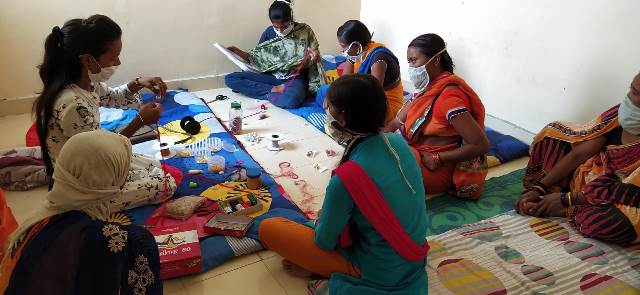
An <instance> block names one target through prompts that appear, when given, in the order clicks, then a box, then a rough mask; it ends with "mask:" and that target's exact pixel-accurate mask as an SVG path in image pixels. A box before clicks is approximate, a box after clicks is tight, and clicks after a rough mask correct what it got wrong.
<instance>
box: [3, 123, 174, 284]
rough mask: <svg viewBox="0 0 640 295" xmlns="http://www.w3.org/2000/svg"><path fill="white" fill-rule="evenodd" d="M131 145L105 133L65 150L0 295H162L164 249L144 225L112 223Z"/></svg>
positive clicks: (86, 135)
mask: <svg viewBox="0 0 640 295" xmlns="http://www.w3.org/2000/svg"><path fill="white" fill-rule="evenodd" d="M130 164H131V142H130V141H129V139H128V138H126V137H124V136H122V135H118V134H115V133H111V132H107V131H101V130H97V131H88V132H83V133H79V134H77V135H74V136H73V137H71V138H70V139H69V140H68V141H67V143H66V144H65V145H64V147H62V150H61V152H60V154H59V157H58V159H57V161H56V167H55V170H54V173H53V178H54V179H55V182H54V184H53V188H52V189H51V191H50V192H49V193H48V194H47V197H46V202H45V203H44V204H43V206H42V208H40V209H38V211H36V212H35V213H34V214H33V215H32V216H31V217H30V218H29V219H27V221H25V222H24V223H23V224H22V226H21V227H20V228H18V230H17V231H16V232H15V233H14V235H13V236H12V237H11V240H10V242H9V244H8V247H7V248H6V249H7V251H6V252H5V257H4V260H3V261H2V264H0V294H23V295H25V294H162V282H161V281H160V277H159V271H160V261H159V256H158V247H157V246H156V243H155V239H154V238H153V236H152V235H151V234H150V233H149V232H148V231H147V230H146V229H144V228H142V227H138V226H133V225H120V224H115V223H111V222H108V221H107V220H108V218H109V215H110V210H109V202H111V201H113V200H115V199H117V198H119V197H121V196H122V192H123V187H124V185H125V182H126V179H127V175H128V172H129V165H130Z"/></svg>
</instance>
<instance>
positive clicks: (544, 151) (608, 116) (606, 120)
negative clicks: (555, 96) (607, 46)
mask: <svg viewBox="0 0 640 295" xmlns="http://www.w3.org/2000/svg"><path fill="white" fill-rule="evenodd" d="M619 126H620V124H619V123H618V106H615V107H613V108H611V109H609V110H608V111H606V112H604V113H603V114H601V115H600V116H598V118H596V119H595V120H593V121H591V122H589V123H588V124H585V125H576V124H572V123H568V122H553V123H551V124H549V125H547V126H546V127H545V128H544V129H543V130H542V131H541V132H540V133H539V134H538V135H537V136H536V137H535V139H534V141H533V144H532V147H531V159H530V160H529V164H528V166H527V171H526V174H525V177H524V181H523V183H524V186H525V188H530V187H531V186H533V184H535V183H536V182H537V181H538V180H540V179H542V178H543V177H544V176H545V175H546V174H547V173H548V172H549V171H551V169H552V168H553V167H554V166H555V165H556V164H557V163H558V162H559V161H560V160H561V159H562V158H563V157H564V156H566V155H567V154H568V153H569V152H570V151H571V149H572V147H573V145H574V144H577V143H580V142H584V141H588V140H592V139H595V138H598V137H601V136H605V135H606V134H607V133H609V132H611V131H612V130H614V129H615V128H617V127H619ZM550 191H552V192H574V193H576V192H581V193H582V194H583V195H584V197H585V198H586V200H587V201H588V202H589V204H590V205H586V206H576V207H573V208H570V210H569V213H570V214H569V216H567V217H568V218H569V219H570V220H571V222H572V223H573V224H574V225H575V226H576V228H577V230H578V231H580V232H581V233H582V234H583V235H584V236H586V237H591V238H598V239H601V240H606V241H609V242H614V243H617V244H630V243H637V242H640V238H639V237H640V142H635V143H631V144H627V145H608V146H606V147H605V148H604V149H603V150H602V151H601V152H600V153H598V154H597V155H595V156H594V157H592V158H591V159H589V160H587V161H586V162H585V163H583V164H582V165H580V166H579V167H578V169H576V171H574V173H573V175H572V177H568V178H566V179H564V180H563V181H561V182H560V183H559V184H558V185H556V186H554V187H552V188H550Z"/></svg>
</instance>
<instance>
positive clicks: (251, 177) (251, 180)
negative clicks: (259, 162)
mask: <svg viewBox="0 0 640 295" xmlns="http://www.w3.org/2000/svg"><path fill="white" fill-rule="evenodd" d="M261 175H262V173H260V169H258V168H249V169H247V188H249V189H250V190H257V189H260V188H261V187H262V181H261V180H260V176H261Z"/></svg>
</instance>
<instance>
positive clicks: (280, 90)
mask: <svg viewBox="0 0 640 295" xmlns="http://www.w3.org/2000/svg"><path fill="white" fill-rule="evenodd" d="M271 92H273V93H283V92H284V84H282V85H277V86H273V88H271Z"/></svg>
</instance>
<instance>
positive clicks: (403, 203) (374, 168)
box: [259, 74, 428, 294]
mask: <svg viewBox="0 0 640 295" xmlns="http://www.w3.org/2000/svg"><path fill="white" fill-rule="evenodd" d="M364 100H367V101H368V103H367V106H368V107H367V108H363V107H362V101H364ZM325 102H326V103H325V104H326V105H325V109H326V112H327V116H328V118H329V126H330V127H329V128H330V129H331V133H332V134H333V135H334V136H335V137H336V138H340V139H341V141H343V142H345V143H346V144H347V149H346V151H345V153H344V156H343V157H342V160H341V161H340V165H339V167H338V168H337V169H336V170H335V171H334V172H335V174H334V175H333V176H332V178H331V181H330V183H329V186H328V187H327V192H326V195H325V199H324V203H323V205H322V212H321V214H320V218H319V219H318V220H317V223H316V225H315V229H312V228H309V227H307V226H305V225H300V224H298V223H295V222H293V221H289V220H286V219H282V218H272V219H267V220H265V221H263V222H262V223H261V225H260V229H259V233H260V241H261V242H262V243H263V245H264V246H265V247H266V248H268V249H270V250H272V251H275V252H277V253H278V254H280V255H281V256H283V257H284V258H285V260H284V261H283V266H284V268H285V270H287V271H288V272H289V273H291V274H292V275H296V276H311V275H314V274H315V275H320V276H324V277H329V278H330V282H329V294H396V293H397V294H427V275H426V273H425V255H426V253H427V251H428V245H427V243H426V242H425V238H426V236H425V232H426V225H427V224H426V220H427V219H426V216H425V214H426V211H425V203H424V188H423V186H422V177H421V174H420V169H419V167H418V165H417V164H416V161H415V158H414V156H413V154H412V152H411V150H410V148H409V146H408V145H407V144H406V142H405V141H404V140H403V139H402V137H401V136H399V135H397V134H384V133H382V127H383V126H384V119H385V116H386V114H387V103H386V97H385V95H384V90H383V89H382V85H380V82H379V81H378V80H377V79H376V78H374V77H373V76H371V75H366V74H356V75H349V76H343V77H341V78H340V79H338V80H337V81H335V82H334V83H333V84H331V88H330V90H329V94H328V96H327V99H326V100H325ZM380 167H385V168H386V169H380Z"/></svg>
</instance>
